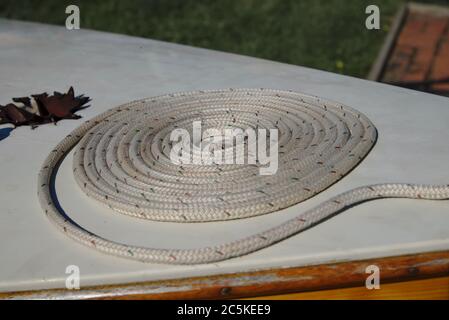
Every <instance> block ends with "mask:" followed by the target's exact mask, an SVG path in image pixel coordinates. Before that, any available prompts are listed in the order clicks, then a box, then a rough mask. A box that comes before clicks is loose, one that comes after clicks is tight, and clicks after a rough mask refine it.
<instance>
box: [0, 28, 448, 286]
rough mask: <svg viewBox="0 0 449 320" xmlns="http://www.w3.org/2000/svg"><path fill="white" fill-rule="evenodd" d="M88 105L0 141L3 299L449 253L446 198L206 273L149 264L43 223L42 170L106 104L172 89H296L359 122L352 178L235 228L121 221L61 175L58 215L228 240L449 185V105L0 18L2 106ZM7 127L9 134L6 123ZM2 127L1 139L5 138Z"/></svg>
mask: <svg viewBox="0 0 449 320" xmlns="http://www.w3.org/2000/svg"><path fill="white" fill-rule="evenodd" d="M71 85H73V86H74V87H75V90H76V93H85V94H87V95H88V96H90V97H92V99H93V101H92V107H91V108H88V109H86V110H84V111H82V112H81V115H82V116H83V119H82V120H79V121H71V120H65V121H61V122H60V123H59V124H58V125H57V126H53V125H46V126H42V127H40V128H38V129H36V130H34V131H33V130H31V129H30V128H28V127H22V128H19V129H16V130H14V131H12V132H11V135H10V136H9V137H7V138H5V139H3V140H1V141H0V179H1V183H0V291H15V290H30V289H45V288H63V287H64V286H65V278H66V276H67V275H66V274H65V271H66V267H67V266H68V265H77V266H79V268H80V271H81V286H87V285H95V284H116V283H127V282H135V281H144V280H162V279H172V278H184V277H190V276H198V275H210V274H223V273H232V272H243V271H250V270H255V269H265V268H272V267H292V266H302V265H310V264H321V263H326V262H335V261H348V260H357V259H364V258H374V257H386V256H394V255H400V254H407V253H418V252H428V251H436V250H448V249H449V201H424V200H406V199H389V200H378V201H372V202H368V203H365V204H362V205H359V206H356V207H353V208H351V209H348V210H346V211H345V212H343V213H342V214H340V215H338V216H337V217H335V218H333V219H331V220H328V221H326V222H324V223H322V224H320V225H319V226H317V227H314V228H312V229H310V230H308V231H306V232H304V233H301V234H299V235H297V236H294V237H292V238H290V239H288V240H286V241H283V242H281V243H279V244H276V245H274V246H272V247H270V248H267V249H264V250H261V251H259V252H256V253H254V254H250V255H248V256H245V257H241V258H237V259H232V260H229V261H224V262H220V263H215V264H209V265H198V266H172V265H158V264H144V263H140V262H135V261H128V260H125V259H121V258H116V257H113V256H108V255H104V254H102V253H99V252H96V251H94V250H92V249H89V248H87V247H84V246H82V245H80V244H78V243H76V242H74V241H72V240H71V239H69V238H68V237H66V236H65V235H63V234H62V233H60V232H59V231H58V230H56V228H54V227H53V225H52V224H51V223H50V222H49V221H48V220H47V218H46V217H45V215H44V214H43V212H42V211H41V208H40V206H39V203H38V199H37V194H36V188H37V187H36V183H37V182H36V180H37V173H38V171H39V169H40V166H41V164H42V162H43V160H44V159H45V157H46V156H47V154H48V153H49V152H50V151H51V150H52V148H53V147H54V146H55V145H56V144H57V143H58V142H59V141H60V140H61V139H62V138H63V137H64V136H65V135H67V134H68V133H69V132H70V131H71V130H72V129H74V128H75V127H76V126H78V125H79V124H81V121H83V120H87V119H89V118H91V117H92V116H94V115H96V114H98V113H101V112H103V111H105V110H107V109H109V108H111V107H114V106H116V105H119V104H121V103H125V102H128V101H131V100H136V99H140V98H144V97H149V96H154V95H160V94H165V93H170V92H178V91H186V90H187V91H188V90H200V89H218V88H228V87H247V88H253V87H266V88H277V89H283V90H289V89H291V90H295V91H299V92H305V93H309V94H314V95H318V96H321V97H323V98H327V99H331V100H336V101H339V102H341V103H344V104H346V105H349V106H351V107H354V108H356V109H358V110H360V111H361V112H363V113H364V114H366V115H367V116H368V117H369V118H370V119H371V120H372V121H373V123H374V124H375V125H376V127H377V129H378V131H379V139H378V141H377V144H376V146H375V147H374V149H373V150H372V151H371V153H370V154H369V155H368V156H367V157H366V159H365V160H364V161H363V162H362V163H361V164H360V165H359V166H358V167H357V168H356V169H355V170H353V171H352V172H351V173H350V174H349V175H348V176H347V177H345V178H344V179H343V180H341V181H340V182H338V183H337V184H335V185H334V186H332V187H331V188H329V189H327V190H326V191H324V192H323V193H321V194H320V195H318V196H316V197H314V198H313V199H310V200H307V201H306V202H304V203H301V204H298V205H296V206H293V207H291V208H288V209H286V210H282V211H280V212H277V213H273V214H269V215H265V216H261V217H256V218H251V219H246V220H238V221H230V222H216V223H205V224H175V223H158V222H151V221H143V220H138V219H133V218H130V217H125V216H122V215H120V214H117V213H115V212H112V211H111V210H108V209H107V208H104V207H103V206H101V205H100V204H98V203H97V202H95V201H94V200H93V199H90V198H87V197H86V196H85V194H84V193H83V192H82V191H80V190H79V189H78V186H77V185H76V183H75V181H74V178H73V176H72V172H71V161H72V157H71V155H69V156H68V157H67V158H66V160H65V161H64V162H63V164H62V166H61V168H60V170H59V174H58V176H57V179H56V190H57V195H58V198H59V201H60V203H61V206H62V207H63V208H64V210H65V211H66V212H67V213H68V214H69V215H70V216H71V217H72V218H73V219H74V220H75V221H76V222H77V223H79V224H80V225H82V226H83V227H85V228H87V229H89V230H91V231H93V232H95V233H97V234H99V235H101V236H104V237H106V238H109V239H112V240H115V241H122V242H126V243H130V244H136V245H146V246H153V247H173V248H175V247H178V248H189V247H195V246H206V245H213V244H217V243H220V242H223V241H229V240H233V239H237V238H240V237H242V236H243V235H248V234H249V233H253V232H257V231H261V230H264V229H266V228H269V227H271V226H274V225H276V224H279V223H280V222H283V221H285V220H287V219H289V218H291V217H292V216H294V215H296V214H297V213H298V212H301V211H304V210H306V209H308V208H311V207H313V206H315V205H316V204H318V203H320V202H321V201H323V200H325V199H328V198H329V197H331V196H333V195H336V194H337V193H340V192H343V191H346V190H348V189H350V188H354V187H357V186H361V185H365V184H372V183H382V182H410V183H433V184H447V183H449V170H448V163H449V143H448V141H449V99H447V98H443V97H439V96H434V95H429V94H425V93H419V92H414V91H410V90H406V89H401V88H397V87H392V86H387V85H384V84H379V83H374V82H369V81H364V80H360V79H355V78H351V77H345V76H341V75H337V74H331V73H327V72H322V71H317V70H311V69H307V68H302V67H297V66H292V65H286V64H281V63H276V62H271V61H266V60H261V59H255V58H250V57H244V56H239V55H234V54H227V53H222V52H216V51H210V50H204V49H198V48H192V47H188V46H181V45H176V44H169V43H164V42H159V41H153V40H147V39H141V38H134V37H128V36H122V35H115V34H108V33H101V32H96V31H88V30H75V31H68V30H66V29H65V28H62V27H55V26H48V25H42V24H32V23H24V22H17V21H8V20H0V103H1V104H6V103H8V102H9V101H10V99H11V98H12V97H16V96H25V95H29V94H33V93H40V92H43V91H49V92H51V91H53V90H58V91H65V90H67V89H68V88H69V87H70V86H71ZM2 128H4V127H2ZM2 128H0V131H1V132H3V133H5V132H6V131H5V130H2Z"/></svg>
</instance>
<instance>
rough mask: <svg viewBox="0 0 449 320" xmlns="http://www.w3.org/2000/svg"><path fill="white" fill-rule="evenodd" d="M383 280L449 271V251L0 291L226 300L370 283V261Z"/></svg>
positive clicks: (16, 294) (73, 296) (48, 295)
mask: <svg viewBox="0 0 449 320" xmlns="http://www.w3.org/2000/svg"><path fill="white" fill-rule="evenodd" d="M373 264H374V265H377V266H378V267H379V268H380V278H381V283H389V282H397V281H406V280H416V279H421V278H429V277H441V276H447V275H449V251H441V252H434V253H423V254H415V255H406V256H397V257H389V258H380V259H369V260H362V261H350V262H340V263H333V264H323V265H315V266H306V267H296V268H285V269H271V270H263V271H254V272H244V273H235V274H223V275H217V276H204V277H195V278H188V279H178V280H166V281H152V282H142V283H133V284H126V285H123V284H121V285H110V286H96V287H88V288H84V289H82V290H78V291H69V290H43V291H30V292H13V293H0V299H1V298H3V299H8V298H25V299H48V298H59V299H225V298H242V297H257V296H267V295H278V294H286V293H292V292H304V291H314V290H324V289H333V288H343V287H357V286H364V283H365V280H366V277H367V274H366V273H365V269H366V267H367V266H369V265H373Z"/></svg>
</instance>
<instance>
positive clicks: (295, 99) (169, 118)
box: [38, 89, 449, 264]
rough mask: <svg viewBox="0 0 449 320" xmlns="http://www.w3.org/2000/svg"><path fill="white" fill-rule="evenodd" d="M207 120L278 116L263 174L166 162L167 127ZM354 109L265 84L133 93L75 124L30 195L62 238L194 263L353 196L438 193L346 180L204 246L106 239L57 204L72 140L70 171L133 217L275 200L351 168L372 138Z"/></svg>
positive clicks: (246, 249)
mask: <svg viewBox="0 0 449 320" xmlns="http://www.w3.org/2000/svg"><path fill="white" fill-rule="evenodd" d="M196 120H201V121H202V124H203V127H204V129H207V128H219V129H222V128H226V127H233V128H243V129H245V128H266V129H272V128H277V129H278V130H279V168H278V171H277V173H276V174H274V175H267V176H261V175H259V174H258V172H259V171H258V169H259V168H258V166H254V165H205V166H199V165H193V164H191V165H175V164H173V163H172V161H171V160H170V158H169V157H170V149H171V144H170V133H171V132H172V130H173V129H174V128H185V129H186V130H188V131H191V126H192V122H193V121H196ZM376 134H377V133H376V129H375V127H374V125H373V124H372V123H371V122H370V121H369V119H368V118H367V117H365V116H364V115H363V114H361V113H359V112H357V111H356V110H354V109H352V108H349V107H347V106H343V105H340V104H337V103H334V102H330V101H325V100H323V99H320V98H318V97H313V96H307V95H304V94H299V93H295V92H290V91H289V92H286V91H278V90H269V89H229V90H218V91H199V92H189V93H178V94H171V95H165V96H160V97H155V98H150V99H144V100H140V101H136V102H131V103H129V104H125V105H122V106H119V107H116V108H114V109H111V110H109V111H107V112H105V113H103V114H100V115H98V116H96V117H95V118H93V119H92V120H90V121H86V122H85V123H84V124H83V125H81V126H80V127H78V128H77V129H75V130H74V131H73V132H72V133H71V134H70V135H68V136H67V137H66V138H64V139H63V140H62V141H61V142H60V143H59V144H58V146H57V147H56V148H55V149H54V150H53V152H51V154H50V155H49V156H48V158H47V159H46V160H45V162H44V164H43V167H42V169H41V171H40V173H39V183H38V188H39V191H38V193H39V200H40V203H41V206H42V208H43V209H44V211H45V214H46V215H47V216H48V218H49V219H50V220H51V221H52V222H53V223H54V224H55V225H56V226H57V227H58V229H60V230H61V231H62V232H64V233H65V234H67V235H68V236H69V237H71V238H72V239H74V240H76V241H78V242H80V243H82V244H85V245H87V246H89V247H92V248H95V249H97V250H99V251H102V252H104V253H108V254H113V255H116V256H120V257H125V258H129V259H134V260H139V261H144V262H156V263H170V264H199V263H210V262H216V261H220V260H225V259H229V258H232V257H237V256H242V255H245V254H248V253H251V252H254V251H256V250H259V249H262V248H265V247H267V246H270V245H273V244H274V243H276V242H279V241H281V240H283V239H286V238H288V237H290V236H292V235H294V234H297V233H298V232H300V231H302V230H304V229H307V228H309V227H311V226H313V225H315V224H317V223H319V222H321V221H323V220H324V219H326V218H328V217H330V216H333V215H335V214H337V213H339V212H340V211H341V210H342V209H344V208H346V207H348V206H351V205H354V204H357V203H360V202H362V201H366V200H370V199H377V198H385V197H405V198H424V199H447V198H448V197H449V187H448V186H425V185H410V184H381V185H371V186H365V187H360V188H356V189H353V190H350V191H347V192H345V193H343V194H340V195H338V196H336V197H334V198H332V199H330V200H328V201H325V202H323V203H321V204H320V205H318V206H317V207H315V208H314V209H312V210H309V211H306V212H305V213H301V214H299V215H298V216H297V217H295V218H293V219H291V220H289V221H287V222H285V223H282V224H281V225H279V226H276V227H273V228H271V229H269V230H266V231H264V232H261V233H258V234H254V235H251V236H248V237H245V238H243V239H240V240H237V241H233V242H229V243H225V244H222V245H217V246H213V247H203V248H193V249H172V248H161V249H159V248H145V247H137V246H129V245H126V244H121V243H116V242H113V241H111V240H107V239H104V238H101V237H99V236H97V235H95V234H94V233H92V232H89V231H87V230H85V229H83V228H82V227H81V226H79V225H77V224H76V223H75V222H74V221H72V220H71V219H70V218H69V217H67V216H66V215H65V214H64V213H63V212H62V211H61V210H60V209H59V208H58V207H59V205H58V202H57V199H56V197H55V195H54V192H53V191H52V185H53V178H54V175H55V173H56V171H57V168H58V166H59V163H60V162H61V161H62V160H63V159H64V157H65V156H66V154H67V153H68V152H69V151H70V150H71V149H72V148H73V147H74V146H75V145H76V144H77V143H78V142H79V144H78V147H77V149H76V152H75V154H74V159H73V172H74V175H75V178H76V181H77V182H78V184H79V186H80V187H81V188H82V189H83V190H84V192H85V193H86V194H87V195H88V196H90V197H93V198H95V199H97V200H99V201H101V202H102V203H104V204H106V205H107V206H109V207H110V208H112V209H114V210H116V211H118V212H120V213H123V214H127V215H131V216H135V217H138V218H143V219H151V220H159V221H176V222H207V221H216V220H228V219H239V218H247V217H251V216H256V215H260V214H266V213H269V212H273V211H277V210H280V209H283V208H286V207H289V206H291V205H294V204H296V203H299V202H301V201H304V200H305V199H308V198H310V197H312V196H314V195H315V194H317V193H319V192H321V191H322V190H324V189H326V188H327V187H329V186H330V185H332V184H333V183H335V182H336V181H338V180H339V179H340V178H342V177H343V176H344V175H345V174H346V173H348V172H349V171H350V170H351V169H353V168H354V167H355V166H356V165H357V163H358V162H359V161H361V160H362V159H363V157H364V156H365V155H366V154H367V153H368V152H369V151H370V149H371V148H372V147H373V145H374V143H375V140H376Z"/></svg>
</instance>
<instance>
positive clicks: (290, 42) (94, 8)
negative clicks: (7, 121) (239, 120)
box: [0, 0, 449, 78]
mask: <svg viewBox="0 0 449 320" xmlns="http://www.w3.org/2000/svg"><path fill="white" fill-rule="evenodd" d="M419 2H421V3H428V4H438V5H443V6H449V0H420V1H419ZM69 4H76V5H78V6H79V8H80V12H81V28H83V29H96V30H102V31H109V32H114V33H122V34H129V35H134V36H140V37H146V38H152V39H159V40H163V41H169V42H176V43H181V44H187V45H192V46H197V47H203V48H210V49H215V50H221V51H227V52H233V53H238V54H244V55H249V56H254V57H260V58H265V59H270V60H276V61H280V62H285V63H290V64H295V65H301V66H307V67H311V68H317V69H321V70H327V71H331V72H337V73H342V74H345V75H351V76H355V77H361V78H366V77H367V75H368V73H369V71H370V69H371V67H372V65H373V63H374V61H375V60H376V57H377V56H378V54H379V50H380V49H381V47H382V45H383V43H384V40H385V38H386V36H387V34H388V32H389V30H390V28H391V26H392V24H393V23H394V17H395V15H396V14H397V12H398V10H399V9H400V8H401V6H402V5H403V4H404V1H400V0H369V1H365V0H221V1H220V0H215V1H212V0H79V1H75V0H72V1H64V0H41V1H37V0H0V17H4V18H10V19H19V20H29V21H38V22H44V23H50V24H59V25H64V24H65V19H66V17H67V15H66V14H65V7H66V6H67V5H69ZM370 4H375V5H377V6H379V8H380V10H381V30H367V29H366V28H365V19H366V18H367V14H365V8H366V7H367V6H368V5H370ZM448 59H449V57H448Z"/></svg>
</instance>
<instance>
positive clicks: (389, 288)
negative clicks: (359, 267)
mask: <svg viewBox="0 0 449 320" xmlns="http://www.w3.org/2000/svg"><path fill="white" fill-rule="evenodd" d="M249 300H449V277H442V278H431V279H424V280H413V281H403V282H395V283H387V284H382V285H381V286H380V288H379V289H372V290H367V289H366V288H365V287H356V288H341V289H332V290H320V291H311V292H301V293H289V294H285V295H276V296H263V297H258V298H250V299H249Z"/></svg>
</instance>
